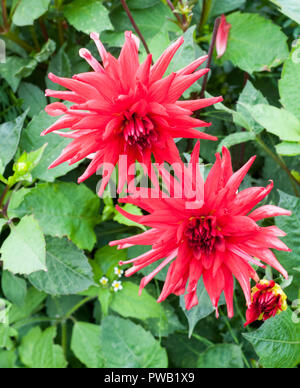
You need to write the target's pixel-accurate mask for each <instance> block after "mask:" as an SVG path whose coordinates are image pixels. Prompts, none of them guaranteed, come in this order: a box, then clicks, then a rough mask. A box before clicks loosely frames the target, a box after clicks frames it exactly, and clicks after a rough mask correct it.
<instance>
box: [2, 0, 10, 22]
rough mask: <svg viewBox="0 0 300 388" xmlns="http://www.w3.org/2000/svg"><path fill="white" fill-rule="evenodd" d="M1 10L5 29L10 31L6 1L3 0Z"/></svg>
mask: <svg viewBox="0 0 300 388" xmlns="http://www.w3.org/2000/svg"><path fill="white" fill-rule="evenodd" d="M1 9H2V19H3V24H4V28H5V29H8V26H9V25H8V18H7V8H6V0H1Z"/></svg>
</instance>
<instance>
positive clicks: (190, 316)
mask: <svg viewBox="0 0 300 388" xmlns="http://www.w3.org/2000/svg"><path fill="white" fill-rule="evenodd" d="M197 296H198V301H199V303H198V305H197V306H195V307H193V308H192V309H191V310H187V309H186V308H185V300H184V296H180V307H181V308H182V310H183V312H184V314H185V316H186V318H187V320H188V323H189V337H191V335H192V334H193V331H194V328H195V326H196V325H197V323H198V322H199V321H200V320H201V319H203V318H205V317H207V316H208V315H210V314H211V313H212V312H214V311H215V308H214V307H213V305H212V303H211V300H210V298H209V295H208V293H207V291H206V289H205V287H204V283H203V280H202V279H201V280H200V281H199V283H198V288H197ZM221 304H224V301H220V303H219V305H221Z"/></svg>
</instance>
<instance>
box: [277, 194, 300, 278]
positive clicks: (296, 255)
mask: <svg viewBox="0 0 300 388" xmlns="http://www.w3.org/2000/svg"><path fill="white" fill-rule="evenodd" d="M279 195H280V201H279V206H280V207H282V208H284V209H288V210H291V212H292V215H291V216H289V217H286V216H282V217H276V218H275V223H276V225H277V226H278V228H280V229H282V230H284V232H285V233H287V235H286V237H284V238H283V241H284V243H285V244H287V245H288V247H289V248H290V249H291V250H292V252H283V251H278V252H276V256H277V258H278V260H279V261H280V263H281V264H282V265H283V266H284V267H285V269H286V270H287V271H288V273H289V275H294V274H295V275H296V273H295V271H294V269H295V268H296V267H299V266H300V246H299V241H300V199H299V198H296V197H293V196H291V195H288V194H286V193H284V192H283V191H279Z"/></svg>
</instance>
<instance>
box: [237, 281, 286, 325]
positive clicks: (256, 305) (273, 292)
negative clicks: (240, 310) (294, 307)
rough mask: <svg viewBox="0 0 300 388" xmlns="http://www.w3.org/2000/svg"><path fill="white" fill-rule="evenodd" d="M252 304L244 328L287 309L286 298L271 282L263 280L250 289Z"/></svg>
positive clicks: (277, 286)
mask: <svg viewBox="0 0 300 388" xmlns="http://www.w3.org/2000/svg"><path fill="white" fill-rule="evenodd" d="M251 299H252V303H251V305H250V306H249V308H248V310H247V313H246V318H247V322H246V323H245V325H244V326H248V325H250V323H252V322H254V321H257V320H258V321H262V320H263V321H266V320H267V319H269V318H271V317H275V315H277V314H280V313H281V312H282V311H285V310H286V309H287V296H286V295H285V293H284V292H283V291H282V289H281V287H280V286H279V285H278V284H276V283H275V282H274V281H273V280H266V279H263V280H261V281H260V282H259V283H257V284H256V286H255V287H253V288H252V292H251Z"/></svg>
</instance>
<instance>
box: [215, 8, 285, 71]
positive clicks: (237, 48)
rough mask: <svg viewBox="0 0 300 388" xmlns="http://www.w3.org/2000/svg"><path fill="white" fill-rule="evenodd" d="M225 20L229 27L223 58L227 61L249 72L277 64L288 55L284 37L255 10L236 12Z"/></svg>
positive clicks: (269, 67)
mask: <svg viewBox="0 0 300 388" xmlns="http://www.w3.org/2000/svg"><path fill="white" fill-rule="evenodd" d="M227 22H228V23H230V24H231V26H232V27H231V30H230V34H229V39H228V46H227V50H226V52H225V54H224V56H223V57H222V61H226V60H230V61H231V62H233V64H234V65H235V66H238V67H239V68H241V69H242V70H244V71H246V72H247V73H250V74H252V73H253V72H255V71H265V70H269V69H271V68H272V67H274V66H279V65H280V64H281V63H282V62H283V61H284V60H285V58H286V57H287V56H288V46H287V37H286V36H285V34H284V33H283V32H282V31H281V30H280V27H278V26H277V25H276V24H274V23H273V22H271V21H270V20H267V19H265V18H263V17H262V16H260V15H258V14H254V13H240V12H235V13H233V14H231V15H229V16H228V17H227ZM262 42H263V44H262Z"/></svg>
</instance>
